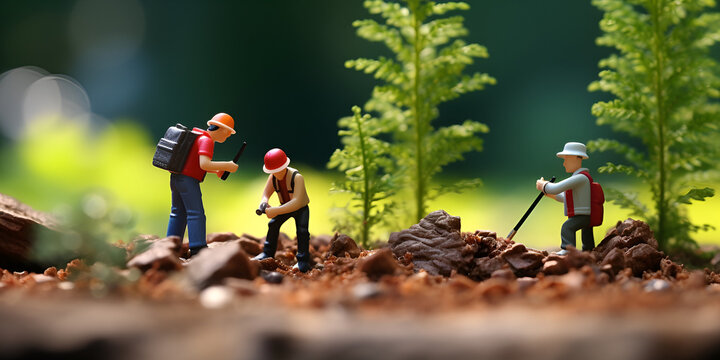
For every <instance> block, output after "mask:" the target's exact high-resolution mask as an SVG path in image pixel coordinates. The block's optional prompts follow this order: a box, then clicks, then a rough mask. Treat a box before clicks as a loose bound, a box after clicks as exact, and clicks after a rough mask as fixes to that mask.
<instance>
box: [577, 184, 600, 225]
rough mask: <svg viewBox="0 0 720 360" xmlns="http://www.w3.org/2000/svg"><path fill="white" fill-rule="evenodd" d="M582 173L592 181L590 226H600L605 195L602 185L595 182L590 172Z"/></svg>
mask: <svg viewBox="0 0 720 360" xmlns="http://www.w3.org/2000/svg"><path fill="white" fill-rule="evenodd" d="M580 173H581V174H583V175H585V176H587V178H588V180H590V226H600V225H602V222H603V204H604V203H605V193H604V192H603V189H602V186H600V184H598V183H596V182H593V179H592V177H590V173H589V172H587V171H582V172H580Z"/></svg>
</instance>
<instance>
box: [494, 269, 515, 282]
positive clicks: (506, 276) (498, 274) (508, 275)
mask: <svg viewBox="0 0 720 360" xmlns="http://www.w3.org/2000/svg"><path fill="white" fill-rule="evenodd" d="M490 278H491V279H503V280H511V281H512V280H515V279H516V277H515V273H513V271H512V270H510V269H507V268H505V269H500V270H495V271H493V273H492V274H490Z"/></svg>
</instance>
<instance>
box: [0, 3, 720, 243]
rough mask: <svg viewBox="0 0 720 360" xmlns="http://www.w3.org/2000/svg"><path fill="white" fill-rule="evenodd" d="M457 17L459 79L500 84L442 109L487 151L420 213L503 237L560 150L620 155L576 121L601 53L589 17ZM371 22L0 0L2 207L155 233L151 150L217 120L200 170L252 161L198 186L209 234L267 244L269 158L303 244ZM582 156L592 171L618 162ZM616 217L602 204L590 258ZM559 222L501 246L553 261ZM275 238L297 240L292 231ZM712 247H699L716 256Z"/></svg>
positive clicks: (365, 82) (273, 6) (163, 213)
mask: <svg viewBox="0 0 720 360" xmlns="http://www.w3.org/2000/svg"><path fill="white" fill-rule="evenodd" d="M469 3H470V5H471V9H470V11H466V12H461V13H459V14H460V15H463V16H464V17H465V20H466V21H465V25H466V27H467V28H468V30H469V32H470V33H469V35H468V36H467V38H466V40H467V41H468V42H476V43H479V44H482V45H484V46H486V47H487V48H488V51H489V53H490V58H489V59H486V60H483V61H479V62H478V63H476V64H474V65H473V66H472V68H471V69H469V70H474V71H481V72H487V73H489V74H490V75H491V76H493V77H495V78H496V79H497V80H498V84H497V85H495V86H491V87H489V88H488V89H486V90H484V91H481V92H476V93H472V94H468V95H465V96H463V97H461V98H460V99H458V100H455V101H453V102H451V103H448V104H445V105H443V106H442V107H441V109H440V110H441V113H440V118H439V119H438V120H437V123H436V124H437V125H446V124H451V123H459V122H461V121H463V120H465V119H473V120H477V121H481V122H483V123H485V124H487V125H488V126H489V127H490V133H489V134H488V135H486V136H484V140H485V150H484V151H483V152H480V153H472V154H468V155H467V156H466V160H465V161H463V162H459V163H456V164H453V165H451V166H449V167H448V168H447V171H446V172H445V174H444V176H447V177H480V178H482V179H483V180H484V182H485V184H484V185H483V187H481V188H479V189H476V190H473V191H470V192H467V193H465V194H460V195H457V196H455V195H452V196H446V197H443V198H440V199H438V201H436V202H434V203H433V204H432V206H431V209H433V210H434V209H439V208H442V209H445V210H446V211H448V212H449V213H451V214H453V215H457V216H461V217H462V219H463V221H462V223H463V230H465V231H473V230H475V229H490V230H496V231H498V232H499V233H500V235H506V233H507V232H509V231H510V229H512V227H513V226H514V225H515V223H516V222H517V221H518V220H519V218H520V217H521V216H522V214H523V213H524V212H525V210H526V209H527V207H528V206H529V205H530V203H531V202H532V200H533V199H534V197H535V195H536V191H535V189H534V183H535V179H537V178H539V177H540V176H544V177H546V178H549V177H550V176H552V175H556V176H558V178H559V179H562V178H564V177H566V176H567V174H564V171H563V168H562V160H560V159H558V158H556V157H555V153H556V152H558V151H559V150H561V149H562V146H563V144H564V143H565V142H567V141H582V142H586V141H588V140H590V139H594V138H598V137H614V138H621V139H622V140H628V139H626V138H624V137H622V136H621V135H619V134H614V133H612V132H611V131H610V129H608V128H601V127H598V126H596V125H595V120H594V118H593V117H592V115H591V114H590V107H591V105H592V104H593V103H594V102H596V101H599V100H605V99H607V98H608V96H607V94H602V93H589V92H588V91H587V85H588V84H589V83H590V82H591V81H593V80H594V79H596V78H597V73H598V72H599V69H598V67H597V63H598V61H599V60H600V59H601V58H604V57H606V56H607V55H608V54H610V52H611V50H610V49H608V48H601V47H598V46H596V45H595V38H596V37H597V36H598V35H599V34H600V31H599V29H598V22H599V20H600V19H601V16H602V14H601V13H600V11H598V10H597V9H595V8H593V7H592V6H591V5H590V1H569V0H567V1H551V2H540V1H531V0H522V1H470V2H469ZM367 17H370V15H369V14H368V13H367V12H366V10H365V9H364V8H363V6H362V1H361V0H343V1H337V0H335V1H333V0H324V1H321V0H308V1H287V0H284V1H279V0H269V1H257V2H249V1H203V2H199V1H187V0H182V1H137V0H125V1H120V0H78V1H23V2H19V1H3V2H1V3H0V73H4V75H3V76H2V79H0V192H1V193H5V194H9V195H11V196H14V197H16V198H18V199H19V200H21V201H23V202H26V203H28V204H30V205H31V206H33V207H35V208H37V209H40V210H45V211H60V212H62V211H63V210H62V209H63V206H64V205H63V204H66V203H68V202H71V200H72V199H74V198H77V197H79V196H82V195H83V194H86V193H88V192H96V193H102V194H105V195H106V196H108V197H109V198H110V199H111V201H112V202H113V203H114V206H118V207H121V208H124V209H127V213H132V214H133V217H134V219H135V229H136V230H137V231H138V232H142V233H151V234H157V235H164V232H165V227H166V225H167V215H168V212H169V206H170V190H169V186H168V183H169V176H168V174H167V173H166V172H164V171H162V170H159V169H156V168H154V167H153V166H152V165H151V158H152V154H153V151H154V146H155V144H156V142H157V140H158V139H159V138H160V137H161V136H162V134H163V132H164V131H165V129H166V128H167V127H168V126H170V125H172V124H174V123H176V122H181V123H183V124H185V125H188V126H198V127H202V126H205V122H206V121H207V120H208V119H209V118H210V117H212V115H214V114H215V113H217V112H227V113H229V114H231V115H232V116H233V117H234V118H235V121H236V130H237V131H238V135H235V136H233V137H231V138H230V139H229V140H228V141H227V142H226V143H224V144H218V145H217V146H216V151H215V157H214V158H215V159H216V160H227V159H230V158H231V157H232V156H233V155H234V154H235V152H236V151H237V149H238V148H239V146H240V144H241V143H242V141H243V140H244V141H247V142H248V148H247V150H246V151H245V153H244V155H243V157H242V159H241V160H240V170H239V171H238V173H236V174H234V175H232V176H231V177H230V178H229V180H228V181H227V182H222V181H219V179H217V178H216V177H215V176H208V177H207V179H206V181H205V183H204V184H203V185H202V189H203V197H204V201H205V209H206V213H207V216H208V232H216V231H233V232H236V233H239V234H241V233H244V232H247V233H251V234H253V235H256V236H262V235H263V234H264V232H265V231H266V222H267V219H266V218H265V217H262V218H261V217H257V216H256V215H255V214H254V209H255V208H256V207H257V203H258V200H259V198H260V192H261V191H262V188H263V184H264V181H265V177H264V176H265V175H264V174H263V173H262V170H261V168H262V156H263V154H264V153H265V152H266V151H267V150H269V149H270V148H273V147H281V148H283V149H284V150H285V151H286V152H287V153H288V155H289V157H290V158H291V159H292V161H293V166H295V167H297V168H299V169H300V170H301V171H302V172H303V173H304V174H305V177H306V179H307V183H308V186H309V189H308V191H309V195H310V198H311V209H312V216H311V225H310V230H311V232H312V233H314V234H319V233H330V232H331V230H332V225H331V224H330V223H329V221H328V212H329V211H330V209H331V208H332V207H333V206H338V205H343V204H344V203H345V201H346V199H344V198H343V197H341V196H338V195H330V194H329V192H328V190H329V188H330V184H331V182H332V181H333V180H336V179H339V174H337V173H334V172H330V171H327V170H325V164H326V162H327V160H328V159H329V157H330V155H331V154H332V152H333V150H334V149H335V148H337V147H339V146H340V143H339V139H338V137H337V125H336V122H337V120H338V119H339V118H340V117H343V116H347V115H350V113H351V112H350V108H351V106H353V105H356V104H357V105H362V104H364V102H365V101H367V100H368V99H369V97H370V93H371V90H372V87H373V86H374V85H375V84H376V81H375V80H374V79H372V77H370V76H367V75H365V74H362V73H359V72H355V71H353V70H348V69H345V67H344V62H345V60H348V59H353V58H357V57H377V56H378V55H383V54H384V55H387V54H388V52H387V51H386V49H384V48H383V47H382V45H380V44H376V43H369V42H367V41H364V40H362V39H360V38H358V37H357V36H356V35H355V31H354V28H353V27H352V25H351V24H352V21H353V20H356V19H362V18H367ZM716 52H717V50H716ZM468 72H470V71H468ZM51 74H61V75H60V76H52V75H51ZM590 156H591V158H590V160H589V161H587V162H586V166H588V167H589V168H590V169H591V171H593V170H596V169H597V167H598V166H600V165H602V164H604V163H605V162H606V161H609V160H615V158H613V157H611V155H609V154H590ZM594 176H595V179H596V180H597V181H599V182H601V183H603V185H604V186H618V187H624V188H637V189H639V190H641V191H642V185H641V184H632V183H628V182H625V181H624V179H622V178H620V177H615V176H613V177H608V176H603V175H599V174H597V173H596V172H595V173H594ZM709 182H711V183H709V184H707V185H710V186H715V187H716V188H718V187H720V186H718V184H712V181H710V180H709ZM718 198H719V197H717V196H716V197H715V198H714V199H712V200H711V201H709V202H706V203H699V204H696V205H693V206H691V210H690V215H691V219H692V220H693V221H696V222H699V223H703V222H707V223H710V224H713V225H715V226H716V227H720V222H719V221H718V215H717V214H718V213H720V200H719V199H718ZM626 217H627V213H625V212H624V211H622V210H620V209H618V208H617V207H615V206H614V205H611V204H609V203H608V204H606V221H605V224H604V225H603V226H601V227H598V228H596V230H595V231H596V242H599V240H600V239H601V238H602V235H603V234H604V232H605V230H606V229H607V227H609V226H611V225H614V223H615V221H616V220H622V219H625V218H626ZM563 221H564V218H563V216H562V206H561V205H560V204H559V203H555V202H554V201H552V200H549V199H546V200H543V202H541V204H540V206H539V207H538V208H537V209H536V210H535V212H534V213H533V215H532V216H531V217H530V218H529V219H528V221H527V222H526V224H525V225H524V226H523V228H522V230H521V231H520V233H519V234H518V236H517V237H516V238H515V240H518V241H521V242H525V243H527V244H528V245H529V246H534V247H552V246H557V245H559V231H560V225H561V224H562V222H563ZM408 225H409V224H408V223H403V220H402V219H398V221H397V226H398V227H406V226H408ZM283 229H284V230H283V231H286V232H288V233H294V228H293V226H292V224H290V225H286V226H285V227H284V228H283ZM389 230H397V229H389ZM719 235H720V232H718V231H717V230H716V231H712V232H706V233H700V234H698V235H697V236H696V239H697V240H698V241H699V242H700V243H715V244H720V236H719ZM378 236H379V237H382V236H384V235H383V234H382V233H380V234H378Z"/></svg>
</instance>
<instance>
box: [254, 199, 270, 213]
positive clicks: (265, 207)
mask: <svg viewBox="0 0 720 360" xmlns="http://www.w3.org/2000/svg"><path fill="white" fill-rule="evenodd" d="M267 207H268V203H266V202H264V203H262V204H260V207H259V208H257V209H256V210H255V213H256V214H258V216H260V215H262V214H264V213H265V209H267Z"/></svg>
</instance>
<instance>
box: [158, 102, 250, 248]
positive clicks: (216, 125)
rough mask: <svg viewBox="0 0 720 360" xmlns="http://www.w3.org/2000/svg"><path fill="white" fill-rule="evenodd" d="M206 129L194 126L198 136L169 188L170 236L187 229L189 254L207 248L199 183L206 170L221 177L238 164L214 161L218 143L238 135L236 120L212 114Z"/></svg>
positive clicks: (168, 232)
mask: <svg viewBox="0 0 720 360" xmlns="http://www.w3.org/2000/svg"><path fill="white" fill-rule="evenodd" d="M207 125H208V128H207V130H201V129H199V128H194V129H192V132H193V133H194V134H195V135H196V138H195V141H194V142H193V143H192V147H191V148H190V151H189V154H188V156H187V160H185V165H184V166H183V168H182V172H180V173H172V174H171V175H170V191H171V192H172V207H171V209H170V221H169V222H168V227H167V236H171V235H176V236H179V237H180V238H182V237H183V235H184V233H185V226H186V225H187V228H188V238H189V242H190V256H193V255H195V254H197V253H198V252H199V251H200V250H202V249H203V248H206V247H207V243H206V242H205V209H204V208H203V203H202V193H201V192H200V183H201V182H203V180H204V179H205V174H206V173H207V172H212V173H216V174H217V175H218V176H221V174H222V173H223V172H225V171H229V172H235V171H236V170H237V168H238V166H237V164H235V163H234V162H231V161H212V156H213V150H214V147H215V143H216V142H218V143H222V142H225V140H226V139H227V138H228V137H229V136H230V135H232V134H235V129H234V127H235V121H234V120H233V118H232V117H231V116H230V115H228V114H225V113H219V114H217V115H215V116H213V118H212V119H210V120H209V121H208V122H207Z"/></svg>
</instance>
